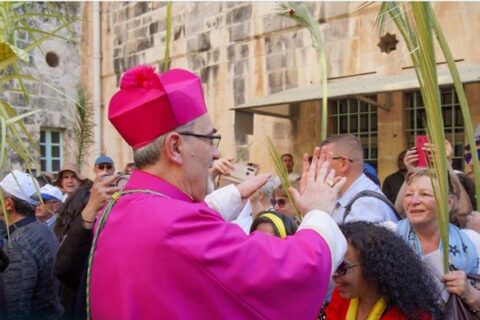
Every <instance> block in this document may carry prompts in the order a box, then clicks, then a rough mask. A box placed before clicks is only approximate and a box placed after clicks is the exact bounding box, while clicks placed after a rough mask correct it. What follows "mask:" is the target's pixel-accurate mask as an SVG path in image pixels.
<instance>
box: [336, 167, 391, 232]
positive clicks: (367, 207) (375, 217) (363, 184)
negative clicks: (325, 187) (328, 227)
mask: <svg viewBox="0 0 480 320" xmlns="http://www.w3.org/2000/svg"><path fill="white" fill-rule="evenodd" d="M363 190H372V191H375V192H378V193H381V194H383V193H382V190H381V189H380V187H379V186H377V185H376V184H375V183H374V182H373V181H372V180H370V179H369V178H368V177H367V176H366V175H365V174H362V175H361V176H360V177H358V178H357V180H355V182H354V183H353V184H352V185H351V186H350V187H349V188H348V189H347V190H346V191H345V193H344V194H343V195H342V196H341V197H340V198H339V199H338V201H337V206H336V207H335V210H333V219H334V220H335V222H337V223H338V224H342V223H343V222H350V221H359V220H362V221H369V222H385V221H393V222H397V221H398V219H397V217H396V216H395V212H393V211H392V209H391V208H390V207H389V206H388V205H387V204H386V203H384V202H383V201H382V200H379V199H376V198H373V197H361V198H358V199H357V200H356V201H355V202H354V203H353V204H352V207H351V209H350V213H349V214H348V216H347V218H346V219H345V221H343V215H344V213H345V207H346V206H347V204H348V203H349V202H350V200H351V199H352V198H353V197H354V196H355V195H356V194H357V193H359V192H360V191H363Z"/></svg>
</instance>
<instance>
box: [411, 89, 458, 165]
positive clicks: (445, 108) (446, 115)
mask: <svg viewBox="0 0 480 320" xmlns="http://www.w3.org/2000/svg"><path fill="white" fill-rule="evenodd" d="M440 99H441V100H440V102H441V106H442V116H443V125H444V127H445V139H447V140H448V141H450V143H451V144H452V148H453V164H452V166H453V168H454V169H457V170H461V169H462V165H463V145H464V141H465V136H464V123H463V116H462V111H461V109H460V103H459V102H458V97H457V95H456V93H455V89H454V88H453V87H448V88H442V89H441V90H440ZM405 112H406V129H405V131H406V134H407V142H408V145H409V146H410V147H412V146H415V138H416V136H417V135H425V134H426V130H425V125H426V112H425V105H424V103H423V99H422V95H421V94H420V91H412V92H407V93H405Z"/></svg>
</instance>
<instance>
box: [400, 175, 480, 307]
mask: <svg viewBox="0 0 480 320" xmlns="http://www.w3.org/2000/svg"><path fill="white" fill-rule="evenodd" d="M430 175H431V171H430V170H429V169H418V170H415V171H411V172H409V174H408V175H407V177H406V180H405V183H406V188H405V196H404V198H403V208H404V210H405V213H406V216H407V218H406V219H404V220H402V221H400V222H399V223H398V225H397V234H399V235H400V236H401V237H402V238H403V239H405V241H407V243H408V244H409V245H410V246H411V247H412V248H413V250H415V252H416V253H417V254H418V255H419V256H421V257H422V259H423V260H424V261H425V262H426V263H427V264H428V265H429V266H430V267H431V270H432V272H434V273H435V275H437V277H438V278H439V279H440V280H441V281H442V282H443V283H444V284H445V285H446V289H447V291H448V292H449V293H453V294H457V295H458V296H460V297H461V298H462V300H463V301H464V302H465V303H466V304H467V306H468V307H469V308H470V309H471V310H472V311H475V312H477V311H480V291H479V290H477V288H475V287H474V286H473V285H472V284H471V283H470V281H467V279H466V273H475V274H476V273H478V258H479V257H480V235H479V234H478V233H477V232H475V231H472V230H467V229H459V228H458V227H457V226H455V225H453V224H450V225H449V261H450V265H451V266H452V267H453V268H454V269H455V270H456V271H451V272H450V273H449V274H447V275H445V276H443V267H442V256H441V248H442V247H441V246H442V243H441V241H440V227H439V224H438V221H437V210H436V207H435V198H434V194H433V187H432V183H431V179H430ZM449 180H450V179H449ZM449 189H450V190H452V189H454V188H453V187H452V186H450V188H449ZM457 202H458V195H456V194H455V193H453V192H450V195H449V199H448V204H449V210H450V211H453V210H454V208H455V206H456V204H457ZM478 313H479V315H480V312H478Z"/></svg>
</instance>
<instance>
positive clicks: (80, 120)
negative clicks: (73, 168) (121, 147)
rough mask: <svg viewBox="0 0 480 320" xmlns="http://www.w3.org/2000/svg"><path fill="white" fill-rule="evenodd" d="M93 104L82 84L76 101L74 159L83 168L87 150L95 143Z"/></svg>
mask: <svg viewBox="0 0 480 320" xmlns="http://www.w3.org/2000/svg"><path fill="white" fill-rule="evenodd" d="M92 117H93V105H92V103H91V102H90V99H89V97H88V96H87V93H86V92H85V89H84V88H83V87H82V86H78V87H77V102H76V103H75V124H74V129H73V139H74V141H75V149H74V152H73V154H74V159H75V162H76V164H77V165H78V166H79V167H80V168H81V167H82V164H83V161H84V159H85V157H86V156H87V151H88V149H89V148H90V146H91V145H92V144H93V143H94V141H95V140H94V132H93V129H94V127H95V123H94V122H93V120H92Z"/></svg>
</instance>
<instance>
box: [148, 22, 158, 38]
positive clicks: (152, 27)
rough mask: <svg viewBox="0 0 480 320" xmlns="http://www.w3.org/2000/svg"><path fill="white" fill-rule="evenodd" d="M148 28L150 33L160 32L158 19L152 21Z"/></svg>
mask: <svg viewBox="0 0 480 320" xmlns="http://www.w3.org/2000/svg"><path fill="white" fill-rule="evenodd" d="M148 29H149V31H150V35H153V34H155V33H157V32H158V21H157V22H152V23H150V25H149V26H148Z"/></svg>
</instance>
